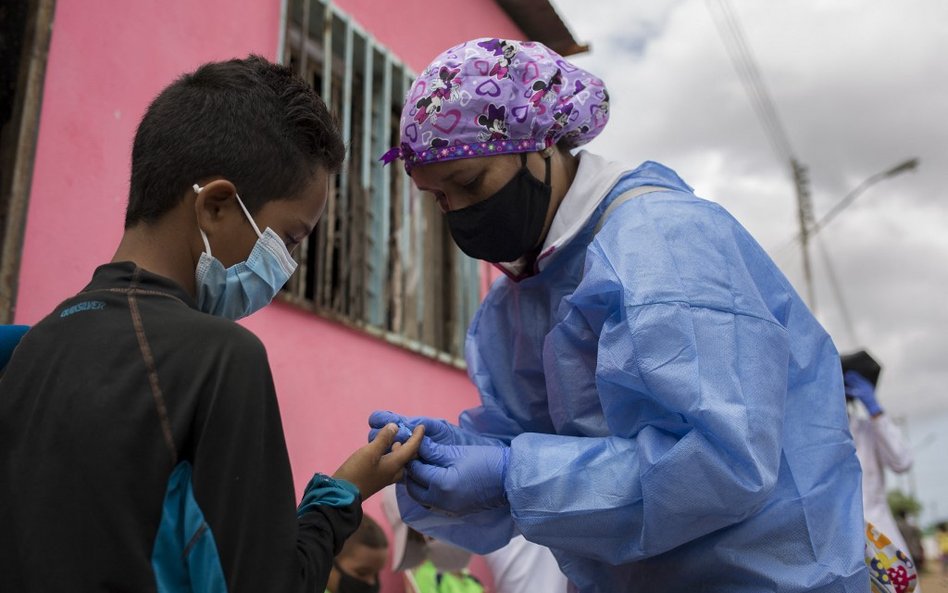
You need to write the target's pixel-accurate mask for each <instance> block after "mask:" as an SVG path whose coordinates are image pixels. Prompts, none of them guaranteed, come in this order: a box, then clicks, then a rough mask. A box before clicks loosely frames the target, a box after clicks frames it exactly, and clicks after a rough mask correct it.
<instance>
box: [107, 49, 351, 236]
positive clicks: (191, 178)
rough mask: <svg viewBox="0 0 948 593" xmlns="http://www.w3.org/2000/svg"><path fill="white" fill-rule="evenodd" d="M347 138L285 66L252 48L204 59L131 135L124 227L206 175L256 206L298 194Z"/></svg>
mask: <svg viewBox="0 0 948 593" xmlns="http://www.w3.org/2000/svg"><path fill="white" fill-rule="evenodd" d="M345 150H346V149H345V145H344V144H343V142H342V137H341V135H340V133H339V128H338V125H337V124H336V121H335V120H334V118H333V117H332V116H331V115H330V114H329V110H328V109H327V108H326V104H325V103H323V100H322V99H320V97H319V95H317V94H316V93H315V92H314V91H313V89H312V88H311V87H310V86H309V85H307V84H306V82H305V81H304V80H303V79H302V78H300V77H299V76H297V75H296V74H294V73H293V71H291V70H290V69H289V68H287V67H285V66H280V65H277V64H273V63H271V62H269V61H267V60H266V59H264V58H261V57H260V56H254V55H251V56H249V57H248V58H247V59H245V60H229V61H226V62H212V63H209V64H204V65H203V66H201V67H200V68H198V69H197V70H196V71H194V72H193V73H191V74H185V75H184V76H182V77H180V78H179V79H178V80H176V81H175V82H173V83H172V84H171V85H170V86H168V87H167V88H165V90H163V91H162V92H161V94H159V95H158V96H157V97H156V98H155V100H154V101H152V103H151V105H150V106H149V107H148V111H146V112H145V116H144V117H143V118H142V121H141V123H140V124H139V125H138V131H137V132H136V133H135V143H134V146H133V147H132V179H131V188H130V191H129V198H128V210H127V211H126V214H125V228H129V227H132V226H134V225H135V224H137V223H138V222H154V221H155V220H157V219H158V218H160V217H161V216H162V215H163V214H165V213H166V212H168V211H169V210H171V209H172V208H174V207H175V206H176V205H177V204H178V201H179V200H180V198H181V196H182V195H183V194H184V193H185V192H186V191H187V190H188V188H190V187H191V185H192V184H194V183H197V182H198V181H200V180H201V179H205V178H207V177H213V176H221V177H224V178H226V179H228V180H230V181H231V182H233V183H234V185H235V186H236V187H237V192H238V193H239V194H240V197H241V199H242V200H243V201H244V204H246V206H247V208H248V209H249V210H250V212H251V213H255V212H257V211H258V210H259V209H260V208H261V207H262V206H263V205H264V204H265V203H267V202H269V201H272V200H274V199H278V198H286V197H290V196H296V195H298V194H299V193H300V192H301V191H302V190H303V188H304V187H305V184H306V183H308V182H310V181H311V180H312V176H313V175H314V174H315V173H316V171H317V169H318V167H324V168H326V169H327V170H328V171H329V172H336V171H338V170H339V167H340V165H341V164H342V161H343V159H344V158H345Z"/></svg>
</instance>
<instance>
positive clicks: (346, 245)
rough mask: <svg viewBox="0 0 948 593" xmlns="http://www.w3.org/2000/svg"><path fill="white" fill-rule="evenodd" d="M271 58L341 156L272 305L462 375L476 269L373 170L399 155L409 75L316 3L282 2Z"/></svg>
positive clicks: (419, 204)
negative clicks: (311, 92)
mask: <svg viewBox="0 0 948 593" xmlns="http://www.w3.org/2000/svg"><path fill="white" fill-rule="evenodd" d="M282 58H283V62H284V63H287V64H289V65H290V66H291V67H293V68H294V69H296V70H297V71H298V72H299V73H300V74H301V75H302V76H303V77H304V78H305V79H306V80H308V81H309V82H310V83H311V84H312V85H313V87H314V88H315V89H316V91H317V92H319V94H320V95H321V96H322V97H323V99H324V100H325V101H326V103H327V104H328V105H329V108H330V110H332V111H333V112H335V113H336V115H337V117H338V118H339V121H340V122H341V126H342V133H343V138H344V140H345V142H346V145H347V146H348V147H349V153H348V157H347V160H346V162H345V163H344V164H343V169H342V171H341V172H340V174H339V175H337V176H336V182H335V187H334V188H333V190H332V194H333V195H331V196H330V201H329V204H328V206H327V208H326V212H325V214H324V215H323V218H322V219H321V220H320V222H319V224H318V226H317V227H316V229H314V231H313V233H312V234H311V235H310V237H308V239H307V240H306V241H305V242H304V243H303V244H302V245H301V246H300V249H299V250H298V254H297V259H298V260H299V264H300V266H299V271H298V272H297V274H295V275H294V277H293V279H292V280H291V281H290V283H289V284H288V285H287V287H286V289H285V290H284V291H283V296H282V298H283V299H284V300H286V301H289V302H291V303H294V304H297V305H300V306H303V307H306V308H308V309H311V310H313V311H315V312H316V313H317V314H319V315H323V316H325V317H328V318H331V319H334V320H337V321H341V322H343V323H346V324H348V325H352V326H355V327H357V328H360V329H363V330H365V331H367V332H369V333H371V334H374V335H377V336H380V337H382V338H384V339H386V340H388V341H389V342H392V343H394V344H398V345H400V346H403V347H406V348H409V349H411V350H414V351H417V352H420V353H422V354H425V355H428V356H431V357H434V358H437V359H439V360H442V361H444V362H448V363H451V364H455V365H457V366H463V359H462V354H463V349H464V335H465V332H466V331H467V326H468V323H469V322H470V319H471V317H472V315H473V313H474V310H475V309H476V307H477V306H478V304H479V302H480V267H479V264H478V262H477V261H475V260H472V259H470V258H468V257H467V256H465V255H464V254H462V253H461V252H460V251H459V250H458V249H457V247H456V246H455V245H454V242H453V241H452V240H451V237H450V234H449V233H448V230H447V228H446V227H445V225H444V223H443V217H442V215H441V211H440V209H439V208H438V206H437V204H436V203H435V201H434V200H433V199H431V198H430V197H429V196H425V195H423V194H421V193H420V192H419V191H418V190H417V189H416V188H415V187H414V186H413V184H412V183H411V180H410V178H409V177H408V176H407V175H406V174H405V170H404V168H402V167H401V166H400V165H398V164H393V165H389V166H387V167H383V166H382V163H381V162H380V161H379V157H380V156H381V155H382V153H384V152H385V151H386V150H388V149H389V148H390V147H392V146H395V145H397V144H398V141H399V134H398V120H399V115H400V113H401V107H402V99H403V98H404V97H405V95H406V94H407V92H408V88H409V86H410V85H411V81H412V80H413V79H414V75H413V73H412V72H411V71H409V70H408V69H407V67H406V66H405V65H404V64H402V63H401V62H400V61H399V60H398V59H397V58H396V57H395V56H393V55H392V54H391V53H390V52H389V51H388V50H387V49H386V48H384V47H382V46H381V45H379V44H378V43H377V42H376V41H375V40H374V39H373V38H372V36H371V35H369V34H368V33H367V32H366V31H364V30H362V29H361V28H360V27H359V26H358V25H357V24H356V23H354V22H353V21H352V19H351V18H349V17H348V15H346V14H343V13H342V12H340V11H339V9H338V8H336V7H334V6H332V5H331V4H325V3H324V2H323V0H289V2H288V3H287V15H286V29H285V31H284V36H283V42H282Z"/></svg>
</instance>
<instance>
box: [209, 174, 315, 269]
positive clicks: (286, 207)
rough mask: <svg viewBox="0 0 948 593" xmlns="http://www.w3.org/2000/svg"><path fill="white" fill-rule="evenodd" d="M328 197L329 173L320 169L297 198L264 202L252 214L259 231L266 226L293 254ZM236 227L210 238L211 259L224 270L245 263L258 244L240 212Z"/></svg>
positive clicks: (231, 226) (222, 230) (238, 211)
mask: <svg viewBox="0 0 948 593" xmlns="http://www.w3.org/2000/svg"><path fill="white" fill-rule="evenodd" d="M328 194H329V174H328V173H327V172H326V170H325V169H323V168H322V167H320V168H319V170H318V171H317V172H316V174H315V175H314V176H313V177H312V179H311V180H310V182H309V184H307V186H306V187H305V188H304V189H303V191H302V192H301V193H300V195H298V196H288V197H287V198H286V199H282V200H273V201H270V202H267V203H266V204H264V205H263V207H261V208H260V210H258V211H257V212H256V213H251V215H252V216H253V218H254V221H255V222H256V223H257V227H258V228H259V229H260V232H263V231H264V230H265V229H266V228H267V227H269V228H271V229H273V231H274V232H275V233H276V234H277V235H279V236H280V238H281V239H283V242H284V244H285V245H286V247H287V249H288V250H289V251H290V252H291V253H292V252H293V251H294V250H295V249H296V248H297V247H298V246H299V244H300V243H301V242H302V240H303V239H304V238H306V236H307V235H309V234H310V232H312V230H313V228H314V227H315V226H316V223H317V222H318V221H319V218H320V216H322V214H323V210H324V209H325V208H326V201H327V199H328ZM236 213H237V214H239V216H237V217H236V218H235V224H232V225H228V226H229V228H226V229H220V231H219V232H218V233H217V235H218V236H217V237H212V238H211V243H212V248H213V253H214V257H216V258H217V259H219V260H220V262H221V263H222V264H223V265H224V267H230V266H232V265H234V264H236V263H239V262H242V261H246V259H247V258H248V257H249V256H250V251H251V250H252V249H253V247H254V244H255V243H256V242H257V235H256V233H254V231H253V227H252V226H251V225H250V222H249V221H248V220H247V218H246V216H244V215H243V213H242V212H241V211H240V210H237V211H236Z"/></svg>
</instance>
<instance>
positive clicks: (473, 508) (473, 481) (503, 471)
mask: <svg viewBox="0 0 948 593" xmlns="http://www.w3.org/2000/svg"><path fill="white" fill-rule="evenodd" d="M509 461H510V447H508V446H507V445H504V444H501V443H498V444H496V445H439V444H438V443H436V442H434V441H432V440H431V439H429V438H427V437H425V438H424V439H422V443H421V448H420V449H419V450H418V459H416V460H414V461H412V462H411V463H409V464H408V465H407V466H405V470H406V476H405V487H406V488H407V489H408V494H409V495H410V496H411V497H412V498H414V499H415V500H416V501H418V502H419V503H420V504H422V505H424V506H426V507H428V508H430V509H431V510H433V511H435V512H440V513H442V514H448V515H455V516H456V515H467V514H470V513H474V512H478V511H485V510H490V509H496V508H500V507H503V506H506V505H507V493H506V491H505V490H504V480H505V479H506V477H507V465H508V463H509Z"/></svg>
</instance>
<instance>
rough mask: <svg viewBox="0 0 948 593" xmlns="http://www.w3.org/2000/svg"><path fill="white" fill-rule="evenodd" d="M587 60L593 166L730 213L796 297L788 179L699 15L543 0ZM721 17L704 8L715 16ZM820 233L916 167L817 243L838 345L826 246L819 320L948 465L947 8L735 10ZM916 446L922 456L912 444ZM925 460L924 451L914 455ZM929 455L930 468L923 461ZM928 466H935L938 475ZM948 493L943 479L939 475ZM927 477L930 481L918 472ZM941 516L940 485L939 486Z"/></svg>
mask: <svg viewBox="0 0 948 593" xmlns="http://www.w3.org/2000/svg"><path fill="white" fill-rule="evenodd" d="M554 5H555V6H556V7H557V10H558V11H559V12H560V14H561V15H562V16H563V17H564V20H565V21H566V22H567V23H568V25H569V26H570V28H571V30H572V31H573V33H574V35H575V37H576V38H577V39H578V40H580V41H583V42H588V43H590V44H591V45H592V51H591V52H590V53H588V54H586V55H583V56H576V57H574V58H573V59H574V61H575V62H576V63H577V64H579V65H581V66H583V67H585V68H587V69H589V70H590V71H592V72H594V73H595V74H597V75H599V76H601V77H602V78H603V79H604V80H605V82H606V85H607V87H608V88H609V90H610V95H611V97H612V119H611V121H610V123H609V125H608V126H607V127H606V130H605V132H604V133H603V134H602V136H600V138H597V139H596V140H595V141H594V142H593V143H592V144H590V145H589V148H590V150H592V151H594V152H598V153H600V154H604V155H606V156H608V157H610V158H612V159H614V160H621V161H625V162H628V163H630V165H637V164H638V163H640V162H641V161H643V160H649V159H650V160H657V161H660V162H663V163H665V164H666V165H669V166H670V167H672V168H673V169H675V170H676V171H677V172H678V173H679V174H680V175H681V176H682V178H684V179H685V181H687V182H688V183H689V184H690V185H692V186H693V187H694V188H695V190H696V192H697V193H698V195H700V196H702V197H705V198H708V199H711V200H714V201H716V202H718V203H720V204H722V205H724V206H725V207H726V208H728V210H730V211H731V213H732V214H734V215H735V216H736V217H737V218H738V220H740V221H741V222H742V223H743V224H744V225H745V226H746V227H747V228H748V229H749V230H750V231H751V233H752V234H753V235H754V236H755V237H756V238H757V240H758V241H759V242H760V243H761V244H762V245H763V246H764V247H765V248H767V250H768V251H769V252H770V253H771V255H772V256H773V257H774V259H775V260H776V261H777V263H778V264H779V265H780V266H781V268H782V269H783V271H784V273H785V274H786V275H787V276H788V277H789V278H790V280H791V281H792V282H793V284H794V285H795V286H796V287H797V290H798V291H799V292H800V293H801V294H803V293H805V289H804V284H803V273H802V263H801V262H802V256H801V255H800V249H799V247H791V248H789V249H788V248H784V246H785V245H786V244H787V241H788V240H790V239H791V237H793V236H794V234H795V233H796V232H797V230H798V226H797V218H796V199H795V194H794V189H793V185H792V183H791V180H790V178H789V174H788V170H787V166H786V164H785V163H783V162H780V161H779V160H778V158H777V156H776V155H775V153H774V151H773V150H772V149H771V145H770V143H769V141H768V139H767V136H766V135H765V133H764V131H763V128H762V126H761V124H760V123H759V121H758V120H757V118H756V117H755V114H754V111H753V109H752V107H751V103H750V101H749V99H748V96H747V94H746V92H745V90H744V87H743V86H742V85H741V82H740V79H739V78H738V76H737V74H736V72H735V70H734V67H733V65H732V63H731V61H730V59H729V57H728V54H727V51H726V49H725V46H724V43H723V42H722V40H721V37H720V36H719V33H718V30H717V28H716V27H715V24H714V22H715V21H714V20H713V19H712V13H711V11H710V10H709V9H710V8H712V6H711V5H710V2H707V1H706V0H679V1H671V0H667V1H658V0H651V1H648V2H646V1H640V0H554ZM716 5H717V4H716V2H715V4H714V6H716ZM730 5H731V6H732V7H733V9H734V11H735V12H736V13H737V15H738V17H739V19H740V21H741V24H742V25H743V28H744V32H745V34H746V40H747V42H748V44H749V46H750V48H751V50H752V51H753V53H754V56H755V58H756V61H757V64H758V66H759V68H760V71H761V74H762V76H763V80H764V82H765V84H766V86H767V87H768V89H769V91H770V94H771V96H772V97H773V100H774V103H775V106H776V110H777V112H778V114H779V116H780V119H781V120H782V123H783V127H784V128H785V129H786V132H787V136H788V137H789V141H790V145H791V147H792V149H793V152H794V153H795V155H796V157H797V159H798V160H799V161H801V162H802V163H804V164H805V165H807V166H808V167H809V172H810V178H811V180H812V194H813V202H814V210H815V214H816V217H817V218H819V217H820V216H821V215H823V214H825V213H826V212H827V211H828V210H829V209H830V208H832V207H833V205H834V204H836V203H837V202H838V201H839V200H840V199H842V198H843V197H844V196H846V195H847V193H849V192H850V191H851V190H852V189H854V188H855V187H856V186H857V185H858V184H859V183H860V182H862V181H863V180H864V179H866V178H867V177H869V176H871V175H873V174H875V173H878V172H880V171H885V170H887V169H889V168H890V167H892V166H893V165H896V164H898V163H900V162H902V161H905V160H906V159H908V158H911V157H918V158H919V159H920V160H921V164H920V167H919V169H918V170H917V171H915V172H910V173H906V174H903V175H900V176H897V177H893V178H890V179H886V180H883V181H881V182H879V183H878V184H876V185H873V186H872V187H870V188H869V189H867V190H866V191H865V192H864V193H862V194H861V195H860V197H859V198H857V200H856V201H855V202H854V203H853V205H852V206H851V207H849V208H848V209H847V210H845V211H844V212H843V213H842V214H841V215H840V216H839V217H838V218H837V219H836V220H835V221H834V222H832V223H831V224H830V225H828V226H827V227H826V228H825V230H823V231H822V232H821V233H820V238H821V240H822V242H823V245H824V246H825V248H826V250H827V251H828V252H829V253H830V257H831V259H832V263H833V267H834V269H835V270H836V276H837V278H838V279H839V282H840V283H841V284H842V289H843V296H844V301H845V303H846V304H847V308H848V310H849V312H850V316H851V317H852V319H853V321H854V326H855V328H854V329H855V334H856V336H855V337H853V336H851V335H849V332H848V331H847V329H846V325H845V323H844V321H843V317H842V315H841V308H840V306H839V304H838V302H837V299H836V298H835V297H834V295H833V291H832V289H831V283H830V279H829V275H828V273H827V269H828V268H827V266H826V265H825V263H824V261H823V259H822V256H821V253H820V251H819V248H818V246H817V245H813V249H812V251H811V253H812V256H813V261H814V267H815V276H816V278H815V284H816V304H817V312H818V317H819V318H820V320H821V321H822V322H823V325H824V326H825V327H826V328H827V330H828V331H829V332H830V334H831V335H832V336H833V338H834V340H835V342H836V344H837V347H838V348H839V349H840V351H843V352H845V351H849V350H852V349H855V348H859V347H865V348H866V349H868V350H869V351H870V352H872V353H873V355H874V356H876V358H878V359H879V360H880V361H881V363H882V364H883V367H884V370H883V375H882V378H881V380H880V387H879V395H880V400H881V401H882V404H883V405H884V406H885V407H886V408H887V410H888V411H889V412H890V413H891V414H892V415H894V416H906V417H907V418H908V422H909V425H910V426H912V425H913V423H914V424H915V425H920V424H924V425H925V427H926V430H929V427H930V426H932V425H931V418H932V417H937V416H943V417H944V422H942V423H941V424H940V425H935V426H934V428H931V430H935V432H938V433H940V435H939V436H938V437H931V436H930V435H920V434H913V435H912V437H911V438H912V439H913V441H915V442H916V443H921V444H923V446H925V447H926V448H928V449H940V450H941V451H946V450H948V360H946V357H948V199H946V198H948V196H946V193H948V191H946V189H945V181H946V172H948V65H946V63H948V62H946V61H948V2H945V1H944V0H903V1H896V0H891V1H872V2H865V1H859V0H848V1H843V0H838V1H835V2H832V3H828V2H822V1H817V0H796V1H794V2H778V1H776V0H731V2H730ZM923 441H924V442H923ZM920 453H921V452H920ZM920 456H921V457H925V456H924V455H920ZM933 460H934V459H933ZM929 469H930V470H931V471H938V472H939V473H940V474H941V475H942V476H943V477H944V476H945V475H948V470H946V469H945V466H944V465H943V464H941V465H940V467H939V468H938V469H937V470H935V469H934V468H929ZM929 473H931V472H929ZM940 483H941V486H940V488H941V489H942V492H941V493H940V498H942V500H944V501H945V502H943V505H944V506H943V507H942V509H941V510H942V512H944V511H948V492H945V491H944V490H946V489H948V480H945V479H942V480H941V482H940Z"/></svg>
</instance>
